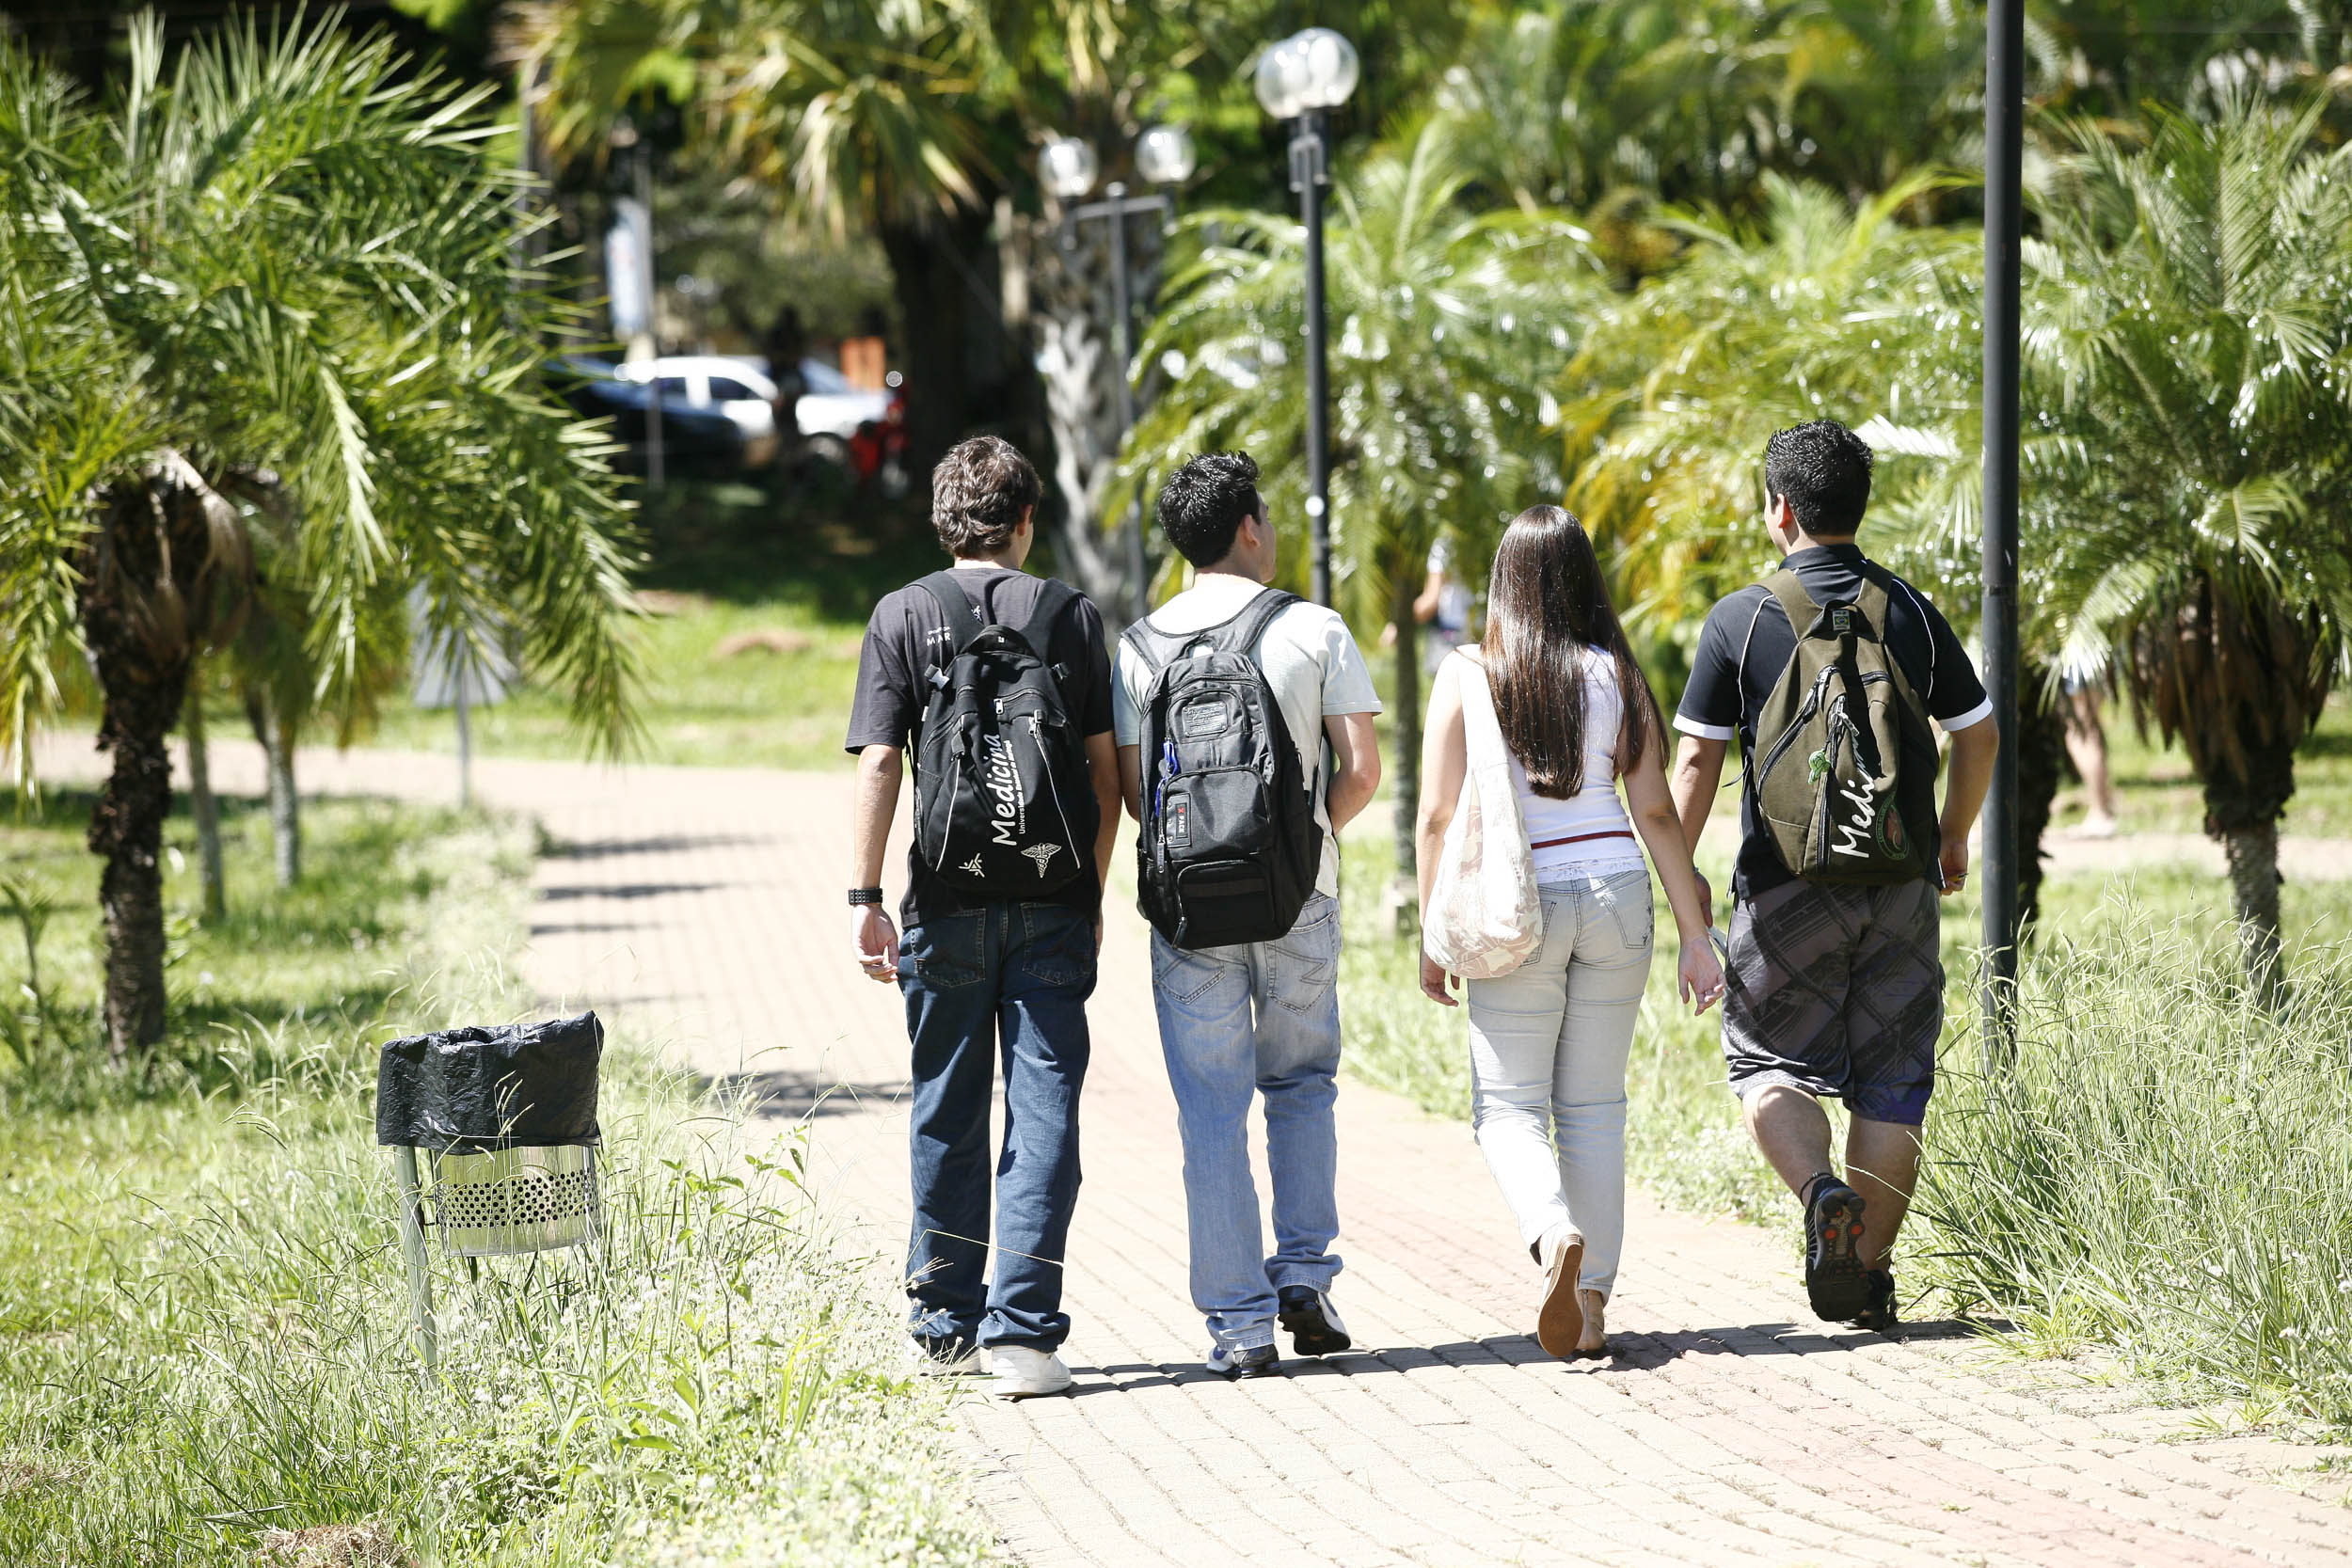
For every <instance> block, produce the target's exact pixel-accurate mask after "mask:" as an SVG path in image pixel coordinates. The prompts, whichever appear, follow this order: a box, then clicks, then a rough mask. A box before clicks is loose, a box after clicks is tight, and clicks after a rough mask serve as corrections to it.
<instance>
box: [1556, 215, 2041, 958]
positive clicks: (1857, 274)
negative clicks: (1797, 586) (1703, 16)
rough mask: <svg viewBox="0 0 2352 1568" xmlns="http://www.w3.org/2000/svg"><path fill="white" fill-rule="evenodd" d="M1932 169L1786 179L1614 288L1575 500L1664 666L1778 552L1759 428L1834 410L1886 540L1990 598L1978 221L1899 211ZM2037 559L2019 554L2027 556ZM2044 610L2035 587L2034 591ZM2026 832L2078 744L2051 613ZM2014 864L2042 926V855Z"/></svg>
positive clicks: (1944, 594)
mask: <svg viewBox="0 0 2352 1568" xmlns="http://www.w3.org/2000/svg"><path fill="white" fill-rule="evenodd" d="M1940 183H1942V182H1941V181H1940V180H1937V179H1935V178H1934V177H1931V176H1922V175H1914V176H1910V177H1907V178H1904V179H1901V180H1898V181H1896V182H1894V183H1893V184H1892V185H1891V186H1890V187H1889V188H1888V189H1887V190H1886V191H1885V192H1884V193H1883V194H1882V195H1880V196H1878V197H1876V198H1870V199H1867V200H1865V201H1862V202H1860V203H1859V204H1853V203H1850V202H1849V201H1847V200H1846V199H1845V198H1842V197H1840V196H1838V195H1836V193H1834V192H1831V191H1829V190H1826V189H1824V188H1822V187H1820V186H1818V185H1811V184H1799V183H1795V182H1789V181H1787V180H1784V179H1782V178H1781V177H1779V176H1777V175H1770V176H1767V177H1766V179H1765V181H1764V184H1763V190H1764V195H1763V212H1762V214H1761V215H1760V217H1758V218H1757V219H1756V220H1755V221H1754V222H1752V223H1748V222H1725V221H1723V220H1721V219H1715V220H1701V219H1697V218H1683V219H1670V220H1668V221H1669V222H1670V223H1671V224H1672V227H1673V229H1674V230H1675V231H1676V232H1677V233H1678V234H1679V235H1680V236H1681V237H1682V239H1683V240H1684V242H1685V244H1686V245H1687V247H1688V248H1687V249H1686V251H1685V254H1684V256H1683V258H1682V260H1681V261H1680V262H1679V263H1678V264H1677V266H1676V267H1675V268H1674V269H1672V270H1671V271H1669V272H1667V273H1665V274H1664V275H1662V276H1661V277H1656V278H1653V279H1651V280H1650V281H1649V282H1647V283H1645V285H1644V286H1643V287H1642V288H1641V289H1640V290H1638V291H1637V292H1635V293H1632V294H1629V295H1622V296H1617V297H1615V298H1613V300H1612V301H1611V302H1610V304H1609V305H1608V307H1607V308H1606V309H1603V310H1602V311H1601V312H1600V313H1599V314H1598V315H1597V317H1596V318H1595V320H1594V321H1593V323H1592V325H1591V327H1590V329H1589V330H1588V332H1587V333H1586V336H1585V340H1584V344H1583V348H1582V350H1581V353H1580V354H1579V355H1578V356H1577V359H1576V362H1575V364H1574V365H1573V366H1572V367H1571V369H1570V371H1569V373H1568V376H1567V378H1566V382H1565V402H1566V411H1565V417H1564V424H1565V430H1566V435H1567V440H1568V450H1569V452H1570V454H1571V455H1572V456H1577V455H1581V457H1582V462H1581V465H1580V466H1579V467H1577V469H1576V471H1575V473H1574V475H1573V477H1572V479H1571V480H1570V483H1569V496H1570V499H1571V501H1572V503H1573V504H1575V505H1576V506H1578V507H1579V508H1580V510H1581V511H1582V513H1583V515H1584V516H1585V518H1586V520H1587V521H1588V522H1589V523H1591V524H1592V525H1593V527H1594V528H1595V530H1596V537H1597V540H1598V541H1599V542H1600V543H1601V546H1602V548H1603V550H1604V551H1605V552H1606V555H1607V559H1608V560H1609V562H1610V566H1611V571H1612V574H1613V578H1614V579H1615V581H1616V583H1617V587H1618V591H1619V592H1620V593H1621V594H1625V595H1627V596H1628V598H1629V600H1630V602H1631V606H1632V609H1631V613H1630V614H1629V625H1630V626H1632V627H1633V628H1634V630H1635V632H1636V634H1637V635H1639V636H1641V637H1642V638H1643V639H1644V641H1646V642H1647V644H1648V647H1649V651H1650V654H1651V657H1652V662H1653V663H1654V664H1664V665H1666V666H1668V667H1674V666H1678V665H1680V664H1681V663H1682V662H1683V661H1684V660H1686V659H1687V657H1688V656H1689V651H1690V649H1691V647H1692V644H1693V643H1694V642H1695V641H1696V638H1697V633H1698V628H1699V626H1700V624H1701V622H1702V620H1703V618H1704V617H1705V615H1706V612H1707V610H1708V607H1709V606H1710V605H1712V604H1713V603H1714V601H1715V600H1716V599H1717V598H1719V597H1721V596H1722V595H1723V594H1725V593H1727V592H1729V591H1730V590H1732V589H1733V588H1735V587H1738V586H1740V585H1741V584H1744V583H1747V582H1750V581H1753V580H1754V579H1755V578H1756V574H1757V573H1758V572H1759V571H1760V570H1762V569H1763V568H1765V567H1766V566H1768V565H1770V564H1771V559H1770V558H1771V554H1772V552H1771V550H1770V548H1769V546H1767V545H1766V544H1765V542H1764V539H1763V537H1762V534H1761V531H1759V530H1758V529H1757V528H1756V516H1757V515H1758V513H1759V512H1760V510H1761V507H1762V500H1763V496H1762V483H1763V461H1762V454H1763V451H1764V442H1765V438H1766V437H1767V436H1770V435H1771V434H1772V432H1773V431H1774V430H1777V429H1780V428H1782V427H1784V426H1787V425H1790V424H1795V423H1797V422H1799V421H1801V420H1810V419H1817V418H1820V417H1823V416H1828V417H1832V418H1836V419H1840V420H1847V421H1849V422H1851V423H1853V424H1855V425H1857V426H1859V428H1860V430H1861V432H1862V434H1863V436H1865V437H1866V438H1867V439H1868V440H1869V441H1870V442H1871V444H1872V445H1873V447H1875V448H1876V449H1877V451H1878V455H1879V457H1880V460H1881V465H1882V466H1881V468H1880V471H1879V476H1878V483H1877V487H1876V494H1875V496H1874V499H1873V500H1872V503H1871V507H1870V522H1869V525H1868V526H1869V543H1870V547H1871V550H1872V553H1873V554H1875V555H1877V556H1879V557H1881V558H1882V559H1884V560H1886V561H1887V562H1889V563H1890V564H1892V565H1894V566H1895V567H1896V568H1897V569H1898V570H1899V571H1900V572H1902V573H1903V574H1904V575H1905V576H1906V577H1907V578H1910V579H1911V580H1912V581H1914V582H1915V583H1917V584H1918V585H1920V586H1921V587H1922V588H1923V589H1924V590H1925V591H1927V592H1928V593H1929V594H1931V595H1932V596H1934V597H1935V598H1936V600H1937V602H1938V603H1939V604H1941V605H1942V606H1943V607H1944V609H1945V610H1946V611H1947V613H1948V614H1949V615H1950V616H1951V617H1952V619H1953V620H1955V621H1956V622H1958V623H1960V624H1961V625H1962V626H1963V627H1964V626H1966V625H1967V624H1968V623H1970V622H1971V621H1973V620H1974V618H1975V612H1976V607H1977V603H1978V599H1979V586H1978V578H1977V574H1978V570H1979V546H1978V539H1979V534H1978V503H1979V495H1978V485H1979V467H1978V452H1979V430H1980V418H1979V416H1980V405H1979V385H1978V376H1979V371H1980V365H1981V360H1980V350H1979V343H1980V341H1981V337H1980V328H1979V317H1978V307H1977V303H1976V297H1975V295H1976V290H1977V287H1978V278H1979V272H1978V269H1979V265H1980V261H1979V248H1978V245H1979V242H1978V239H1977V236H1976V235H1975V234H1974V233H1973V232H1971V231H1966V230H1943V229H1913V228H1908V227H1906V226H1904V225H1903V224H1902V223H1901V222H1900V221H1899V214H1901V213H1902V212H1904V211H1905V210H1907V209H1910V208H1912V207H1913V206H1914V205H1915V202H1916V200H1917V198H1919V197H1920V196H1921V195H1922V194H1923V193H1925V192H1928V191H1931V190H1932V189H1934V188H1935V187H1936V186H1937V185H1938V184H1940ZM2037 559H2038V557H2037V552H2035V551H2032V550H2028V551H2027V552H2026V566H2027V569H2028V570H2029V571H2030V570H2032V569H2033V568H2034V567H2035V564H2036V561H2037ZM2026 601H2027V603H2028V605H2029V606H2030V605H2031V604H2032V603H2033V595H2031V594H2027V595H2026ZM2026 633H2027V635H2026V656H2027V660H2028V665H2029V668H2028V671H2027V675H2026V680H2025V682H2024V683H2023V711H2022V712H2021V714H2020V715H2019V734H2020V736H2021V738H2022V741H2023V745H2022V747H2021V752H2020V768H2021V773H2022V787H2021V790H2020V802H2019V803H2020V812H2019V836H2020V841H2021V842H2022V843H2024V844H2026V845H2039V843H2040V842H2041V839H2042V832H2043V830H2044V829H2045V828H2046V827H2047V826H2048V823H2049V818H2050V813H2051V806H2052V802H2053V800H2054V799H2055V797H2056V795H2057V792H2058V783H2059V768H2060V766H2061V762H2060V759H2061V758H2062V756H2063V754H2064V749H2063V742H2064V736H2063V726H2062V722H2061V718H2060V715H2059V712H2058V707H2057V705H2056V703H2055V701H2054V698H2055V695H2056V693H2055V690H2054V689H2053V684H2052V673H2051V669H2050V661H2051V660H2052V658H2053V657H2055V654H2056V641H2055V636H2056V634H2055V633H2054V632H2052V631H2051V629H2050V628H2049V626H2048V624H2047V621H2046V619H2045V618H2042V617H2039V616H2038V615H2037V616H2034V617H2032V618H2030V619H2029V625H2028V626H2027V627H2026ZM2024 873H2025V874H2024V877H2023V879H2022V883H2023V885H2022V887H2021V894H2022V899H2021V902H2022V904H2023V907H2024V909H2025V910H2026V911H2027V918H2028V920H2030V918H2031V912H2032V911H2034V909H2035V908H2036V907H2037V905H2038V902H2039V895H2040V889H2041V879H2042V871H2041V859H2040V856H2039V855H2038V854H2037V855H2034V856H2032V857H2029V858H2028V860H2027V862H2026V865H2025V867H2024Z"/></svg>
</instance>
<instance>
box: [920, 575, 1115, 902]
mask: <svg viewBox="0 0 2352 1568" xmlns="http://www.w3.org/2000/svg"><path fill="white" fill-rule="evenodd" d="M920 586H921V587H922V588H924V589H925V590H926V591H927V592H929V593H930V595H931V597H933V598H934V599H936V600H938V601H939V609H940V612H941V613H942V614H943V615H945V616H946V620H947V630H948V636H949V638H950V639H951V641H952V645H953V647H954V648H955V657H953V658H952V659H951V660H950V661H949V662H948V664H947V666H946V668H945V669H938V668H934V669H933V670H931V671H930V676H929V679H930V700H929V702H928V703H927V704H926V705H925V707H924V712H923V733H922V738H921V740H920V742H919V743H918V748H917V751H916V753H915V764H914V845H915V851H916V853H918V854H920V855H921V856H922V858H923V863H924V864H925V865H927V866H929V867H930V869H931V870H932V871H934V872H935V873H937V874H938V875H939V877H940V878H941V879H943V880H945V881H946V882H947V883H948V884H949V885H950V886H952V887H955V888H958V889H961V890H962V891H963V892H965V893H968V894H972V895H976V896H978V897H983V898H1038V897H1042V896H1044V895H1048V894H1051V893H1054V892H1056V891H1057V890H1058V889H1060V888H1062V887H1064V886H1065V885H1067V884H1068V883H1069V881H1070V879H1072V878H1073V877H1074V876H1076V875H1077V874H1078V873H1079V872H1080V871H1081V870H1083V869H1084V868H1085V865H1086V852H1087V848H1088V847H1089V846H1090V845H1091V844H1092V843H1093V842H1094V834H1095V830H1096V829H1097V828H1098V827H1099V826H1100V825H1101V816H1102V812H1101V808H1100V806H1098V805H1097V803H1096V801H1095V798H1094V785H1093V783H1092V781H1091V780H1090V778H1089V775H1088V772H1087V759H1086V746H1085V742H1084V741H1083V740H1082V739H1081V738H1080V737H1079V735H1078V727H1077V725H1076V724H1075V723H1073V721H1071V717H1070V709H1069V705H1068V701H1067V698H1066V696H1065V694H1064V692H1063V689H1062V683H1063V682H1064V681H1065V680H1066V679H1067V678H1068V676H1069V672H1068V671H1066V670H1064V669H1063V668H1062V667H1061V666H1059V665H1057V664H1048V663H1047V662H1046V661H1045V657H1044V653H1043V650H1044V649H1045V648H1047V647H1048V646H1050V641H1049V640H1050V637H1051V633H1052V630H1053V626H1054V622H1055V619H1056V617H1057V616H1059V615H1060V614H1061V613H1062V612H1063V611H1064V610H1067V609H1068V608H1069V606H1070V604H1071V601H1072V600H1073V599H1074V598H1075V597H1076V596H1077V594H1076V591H1075V590H1074V589H1073V588H1071V587H1070V586H1069V585H1068V584H1067V583H1062V582H1057V581H1053V580H1051V579H1048V580H1047V581H1046V582H1045V583H1044V584H1043V585H1042V586H1041V589H1040V590H1039V593H1038V596H1037V603H1036V605H1035V606H1034V607H1033V608H1032V609H1031V610H1030V612H1029V620H1028V625H1027V626H1022V627H1013V626H981V625H980V618H979V615H978V614H977V612H976V611H975V610H973V608H972V601H971V600H970V599H968V598H967V597H965V596H964V592H963V588H962V586H961V584H959V583H958V582H957V581H956V578H955V574H954V573H953V572H934V573H932V574H931V575H930V577H927V578H924V579H923V580H922V583H921V585H920Z"/></svg>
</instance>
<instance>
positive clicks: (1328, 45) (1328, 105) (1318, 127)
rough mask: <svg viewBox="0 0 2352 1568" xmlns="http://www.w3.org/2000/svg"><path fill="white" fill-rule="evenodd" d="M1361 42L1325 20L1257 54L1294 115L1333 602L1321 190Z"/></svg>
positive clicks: (1275, 105) (1311, 527)
mask: <svg viewBox="0 0 2352 1568" xmlns="http://www.w3.org/2000/svg"><path fill="white" fill-rule="evenodd" d="M1358 74H1359V67H1358V63H1357V59H1356V48H1355V46H1354V45H1353V44H1351V43H1349V42H1348V41H1347V40H1345V39H1344V38H1342V37H1341V36H1340V35H1339V34H1337V33H1335V32H1333V31H1332V30H1331V29H1330V28H1328V27H1310V28H1308V29H1306V30H1305V31H1304V32H1299V33H1294V34H1292V35H1291V36H1290V37H1289V38H1286V39H1284V40H1282V41H1281V42H1279V43H1277V44H1275V45H1274V46H1273V47H1271V48H1269V49H1268V50H1267V51H1266V52H1265V53H1264V54H1263V55H1260V56H1259V57H1258V71H1257V89H1258V103H1259V104H1260V105H1261V106H1262V107H1263V108H1264V110H1265V112H1266V113H1267V114H1270V115H1272V116H1273V117H1274V118H1275V119H1287V120H1290V121H1291V122H1292V132H1291V145H1290V173H1291V189H1292V190H1294V191H1296V192H1297V193H1298V215H1299V218H1300V220H1301V221H1302V222H1303V223H1304V224H1305V226H1306V230H1307V276H1306V289H1305V294H1306V298H1305V301H1304V304H1305V307H1306V313H1307V530H1308V537H1309V539H1310V541H1311V544H1310V549H1309V559H1310V568H1309V570H1310V576H1309V582H1308V592H1309V594H1310V595H1311V597H1312V598H1313V599H1314V601H1315V603H1317V604H1325V605H1327V604H1329V603H1330V602H1331V474H1330V445H1331V443H1330V392H1329V387H1328V381H1329V376H1328V372H1327V354H1326V349H1325V336H1326V334H1325V328H1324V319H1323V318H1324V309H1323V193H1324V190H1325V189H1326V187H1327V186H1328V185H1329V184H1330V183H1331V171H1330V155H1329V141H1328V138H1327V135H1326V132H1327V120H1326V115H1327V111H1329V110H1331V109H1335V108H1337V107H1339V106H1340V105H1341V104H1342V103H1346V102H1347V99H1348V95H1349V94H1351V93H1353V92H1354V91H1355V90H1356V81H1357V77H1358Z"/></svg>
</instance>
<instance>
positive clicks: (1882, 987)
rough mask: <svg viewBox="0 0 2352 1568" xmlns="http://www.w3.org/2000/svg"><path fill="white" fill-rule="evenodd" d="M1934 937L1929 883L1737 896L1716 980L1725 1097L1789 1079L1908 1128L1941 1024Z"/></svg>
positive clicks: (1922, 1107)
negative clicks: (1719, 981)
mask: <svg viewBox="0 0 2352 1568" xmlns="http://www.w3.org/2000/svg"><path fill="white" fill-rule="evenodd" d="M1940 936H1941V931H1940V915H1939V911H1937V909H1936V898H1935V886H1934V884H1933V883H1931V882H1926V881H1918V882H1903V883H1899V884H1897V885H1895V886H1892V887H1838V886H1833V885H1830V884H1827V883H1822V882H1807V881H1803V880H1799V881H1793V882H1787V883H1784V884H1782V885H1781V886H1779V887H1776V888H1770V889H1767V890H1766V891H1765V892H1763V893H1762V894H1759V895H1756V897H1754V898H1752V899H1742V900H1741V901H1740V904H1739V907H1738V908H1736V909H1734V910H1733V911H1732V914H1731V931H1730V938H1731V961H1730V962H1729V963H1728V964H1726V965H1725V966H1724V980H1725V983H1726V989H1725V990H1724V1062H1725V1063H1726V1064H1727V1065H1728V1066H1729V1068H1730V1069H1731V1088H1732V1092H1733V1093H1735V1094H1737V1095H1739V1096H1740V1098H1741V1099H1743V1100H1744V1099H1746V1098H1747V1097H1748V1096H1749V1095H1751V1094H1753V1093H1755V1092H1756V1090H1758V1089H1760V1088H1763V1087H1765V1086H1766V1085H1772V1084H1787V1085H1791V1086H1793V1087H1795V1088H1799V1089H1803V1090H1804V1091H1805V1092H1806V1093H1808V1094H1813V1095H1819V1096H1822V1097H1825V1098H1829V1099H1835V1100H1842V1101H1845V1102H1846V1109H1847V1110H1848V1111H1849V1112H1850V1113H1851V1114H1852V1115H1854V1116H1858V1117H1863V1118H1865V1119H1866V1120H1869V1121H1886V1122H1896V1123H1899V1124H1901V1125H1904V1126H1911V1127H1915V1126H1917V1125H1918V1124H1919V1122H1920V1121H1921V1120H1922V1119H1923V1118H1924V1117H1926V1115H1927V1109H1928V1096H1929V1095H1930V1094H1931V1093H1932V1092H1933V1091H1934V1088H1935V1041H1936V1037H1937V1036H1938V1035H1939V1034H1941V1033H1942V1032H1943V1028H1944V964H1943V959H1942V957H1941V954H1940V951H1939V940H1940Z"/></svg>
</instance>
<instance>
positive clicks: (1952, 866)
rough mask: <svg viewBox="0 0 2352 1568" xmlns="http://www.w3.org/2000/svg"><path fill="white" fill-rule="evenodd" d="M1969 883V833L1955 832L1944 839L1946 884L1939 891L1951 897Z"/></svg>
mask: <svg viewBox="0 0 2352 1568" xmlns="http://www.w3.org/2000/svg"><path fill="white" fill-rule="evenodd" d="M1967 885H1968V835H1967V834H1966V833H1955V834H1953V835H1952V836H1951V837H1949V838H1947V839H1946V840H1945V841H1944V885H1943V887H1941V888H1940V889H1938V890H1937V891H1938V892H1939V893H1941V894H1942V895H1944V896H1945V897H1947V898H1949V897H1950V896H1951V895H1953V894H1955V893H1958V892H1959V891H1960V890H1961V889H1962V888H1963V887H1966V886H1967Z"/></svg>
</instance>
